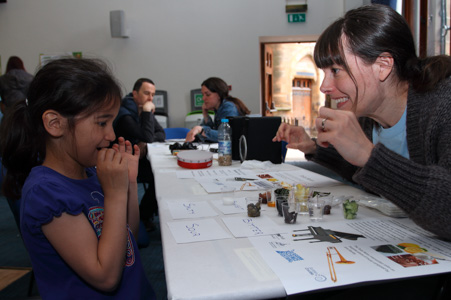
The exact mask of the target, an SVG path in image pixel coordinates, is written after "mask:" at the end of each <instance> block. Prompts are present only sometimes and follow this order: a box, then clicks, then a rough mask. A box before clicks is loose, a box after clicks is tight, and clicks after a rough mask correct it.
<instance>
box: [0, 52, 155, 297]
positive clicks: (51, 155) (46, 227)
mask: <svg viewBox="0 0 451 300" xmlns="http://www.w3.org/2000/svg"><path fill="white" fill-rule="evenodd" d="M120 101H121V90H120V87H119V85H118V84H117V82H116V81H115V79H114V78H113V76H112V75H110V73H109V71H108V69H107V68H106V66H105V65H104V64H103V63H102V62H100V61H97V60H88V59H62V60H56V61H53V62H50V63H48V64H46V65H45V66H44V67H43V68H42V69H41V70H40V71H39V72H38V73H37V74H36V76H35V79H34V80H33V81H32V83H31V86H30V89H29V93H28V99H27V100H25V101H21V102H18V103H17V104H16V105H15V106H14V107H13V108H12V111H11V114H10V115H9V116H8V117H7V119H6V120H4V121H5V122H4V124H3V125H2V126H3V127H2V132H1V141H2V147H1V150H2V159H3V165H4V166H5V167H6V169H7V174H6V178H5V181H4V184H3V188H4V194H5V196H6V197H9V198H13V199H20V201H21V212H20V228H21V232H22V236H23V239H24V242H25V246H26V248H27V250H28V252H29V255H30V258H31V262H32V265H33V270H34V273H35V276H36V282H37V285H38V288H39V292H40V295H41V297H42V298H43V299H68V298H70V299H110V298H112V299H154V298H155V294H154V292H153V290H152V287H151V286H150V284H149V282H148V281H147V279H146V277H145V272H144V269H143V266H142V264H141V259H140V256H139V252H138V247H137V244H136V241H135V238H134V236H136V235H137V231H138V227H139V208H138V196H137V182H136V177H137V172H138V159H139V148H138V147H137V146H135V147H134V149H133V147H132V146H131V144H130V142H128V141H124V139H123V138H119V142H118V144H115V145H114V146H113V148H108V147H109V145H110V142H112V141H114V140H115V134H114V130H113V126H112V124H113V120H114V118H115V117H116V115H117V113H118V111H119V106H120ZM94 167H96V168H94Z"/></svg>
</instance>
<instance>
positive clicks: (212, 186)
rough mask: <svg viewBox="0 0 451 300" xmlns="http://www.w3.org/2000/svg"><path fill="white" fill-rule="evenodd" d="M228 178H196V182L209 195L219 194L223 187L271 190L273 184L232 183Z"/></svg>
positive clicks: (244, 189)
mask: <svg viewBox="0 0 451 300" xmlns="http://www.w3.org/2000/svg"><path fill="white" fill-rule="evenodd" d="M229 179H230V178H229V177H221V178H196V181H197V182H198V183H199V184H200V185H201V186H202V187H203V188H204V189H205V191H206V192H207V193H209V194H211V193H219V192H221V189H222V188H224V187H231V188H234V189H235V190H237V191H258V190H264V189H271V188H273V186H274V185H273V184H272V183H271V182H268V181H266V180H255V181H233V180H229Z"/></svg>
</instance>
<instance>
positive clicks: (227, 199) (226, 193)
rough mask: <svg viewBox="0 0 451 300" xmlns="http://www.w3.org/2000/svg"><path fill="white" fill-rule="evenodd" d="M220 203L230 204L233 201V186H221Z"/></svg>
mask: <svg viewBox="0 0 451 300" xmlns="http://www.w3.org/2000/svg"><path fill="white" fill-rule="evenodd" d="M221 196H222V204H224V205H232V204H233V203H235V188H234V187H227V186H225V187H223V188H221Z"/></svg>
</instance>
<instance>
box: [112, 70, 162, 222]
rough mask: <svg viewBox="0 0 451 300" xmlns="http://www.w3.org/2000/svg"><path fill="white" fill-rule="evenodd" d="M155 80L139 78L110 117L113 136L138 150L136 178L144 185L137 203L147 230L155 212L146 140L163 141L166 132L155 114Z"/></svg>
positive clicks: (155, 204)
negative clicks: (112, 121) (136, 147)
mask: <svg viewBox="0 0 451 300" xmlns="http://www.w3.org/2000/svg"><path fill="white" fill-rule="evenodd" d="M154 95H155V84H154V83H153V81H152V80H150V79H148V78H140V79H138V80H137V81H136V83H135V85H134V86H133V92H131V93H130V94H128V95H127V96H126V97H125V98H124V99H123V100H122V104H121V108H120V109H119V113H118V115H117V117H116V119H115V121H114V130H115V133H116V137H120V136H122V137H124V138H125V139H126V140H129V141H130V142H131V143H132V144H137V145H138V146H139V148H140V150H141V157H140V160H139V169H138V181H139V182H143V183H144V184H145V185H146V186H147V187H146V189H145V190H146V191H145V193H144V196H143V198H142V200H141V204H140V206H139V209H140V218H141V220H142V221H143V222H144V225H146V228H147V230H153V229H154V225H153V224H152V220H153V216H154V215H156V214H157V213H158V206H157V201H156V195H155V183H154V178H153V172H152V169H151V166H150V162H149V160H148V159H147V143H153V142H164V140H165V138H166V136H165V133H164V129H163V127H161V125H160V124H159V123H158V121H157V120H156V118H155V115H154V112H155V105H154V103H153V97H154Z"/></svg>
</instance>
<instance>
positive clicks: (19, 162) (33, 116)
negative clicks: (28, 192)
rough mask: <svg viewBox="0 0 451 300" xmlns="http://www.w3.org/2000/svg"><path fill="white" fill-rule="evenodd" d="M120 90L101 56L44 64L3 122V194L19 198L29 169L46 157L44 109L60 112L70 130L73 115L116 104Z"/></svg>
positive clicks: (0, 140)
mask: <svg viewBox="0 0 451 300" xmlns="http://www.w3.org/2000/svg"><path fill="white" fill-rule="evenodd" d="M121 94H122V93H121V88H120V86H119V84H118V83H117V81H116V79H115V78H114V77H113V76H112V75H111V73H110V71H109V69H108V67H107V66H106V64H105V63H103V62H102V61H100V60H95V59H75V58H74V59H60V60H55V61H51V62H49V63H48V64H46V65H45V66H43V67H42V68H41V69H40V70H39V71H38V72H37V73H36V76H35V77H34V79H33V81H32V82H31V84H30V88H29V90H28V97H27V99H26V100H25V101H18V102H17V103H16V104H15V105H14V106H13V107H12V108H11V111H10V113H9V114H8V115H7V116H5V119H4V120H3V122H2V126H1V131H0V136H1V137H0V143H1V144H0V150H1V156H2V163H3V167H5V168H6V171H7V173H6V176H5V177H4V181H3V193H4V195H5V196H6V197H8V198H11V199H19V198H20V196H21V189H22V186H23V184H24V182H25V179H26V178H27V176H28V174H29V173H30V171H31V169H32V168H33V167H35V166H38V165H41V164H42V162H43V161H44V159H45V155H46V153H45V151H46V140H47V138H48V135H47V131H46V130H45V128H44V125H43V121H42V115H43V113H44V112H45V111H47V110H49V109H52V110H55V111H57V112H58V113H60V114H61V115H62V116H63V117H65V118H67V121H68V124H69V129H70V130H73V129H74V128H75V117H76V116H78V117H82V118H83V117H87V116H89V115H91V114H92V113H94V112H95V111H97V110H98V109H99V108H101V107H103V106H105V105H107V106H108V105H109V106H113V105H119V103H120V101H121Z"/></svg>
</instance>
